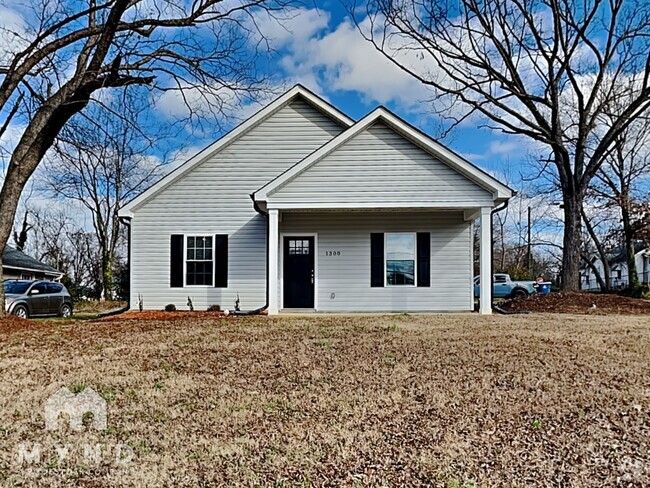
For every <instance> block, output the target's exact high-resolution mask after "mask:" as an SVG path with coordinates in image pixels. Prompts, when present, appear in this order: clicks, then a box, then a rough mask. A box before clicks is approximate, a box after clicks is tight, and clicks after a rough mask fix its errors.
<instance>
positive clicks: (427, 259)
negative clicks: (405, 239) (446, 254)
mask: <svg viewBox="0 0 650 488" xmlns="http://www.w3.org/2000/svg"><path fill="white" fill-rule="evenodd" d="M417 249H418V250H417V253H418V286H431V234H430V233H429V232H418V240H417Z"/></svg>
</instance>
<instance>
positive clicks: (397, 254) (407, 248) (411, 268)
mask: <svg viewBox="0 0 650 488" xmlns="http://www.w3.org/2000/svg"><path fill="white" fill-rule="evenodd" d="M385 247H386V261H385V262H386V284H387V285H388V286H397V285H410V286H415V279H416V277H415V273H416V271H415V270H416V266H415V259H416V240H415V233H394V234H386V246H385Z"/></svg>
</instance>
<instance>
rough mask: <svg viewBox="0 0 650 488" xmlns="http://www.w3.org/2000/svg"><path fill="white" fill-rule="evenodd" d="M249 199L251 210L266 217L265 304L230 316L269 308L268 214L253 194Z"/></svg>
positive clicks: (255, 313) (258, 312)
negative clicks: (251, 202) (251, 203)
mask: <svg viewBox="0 0 650 488" xmlns="http://www.w3.org/2000/svg"><path fill="white" fill-rule="evenodd" d="M249 196H250V197H251V200H252V201H253V208H254V209H255V211H256V212H257V213H259V214H260V215H263V216H264V217H266V303H265V304H264V305H263V306H261V307H260V308H256V309H255V310H249V311H247V312H241V311H240V312H237V311H231V312H230V315H236V316H244V315H259V314H260V313H261V312H262V311H264V310H266V309H267V308H269V214H268V212H264V211H263V210H262V209H261V208H260V207H259V205H258V204H257V202H256V201H255V194H254V193H251V194H250V195H249Z"/></svg>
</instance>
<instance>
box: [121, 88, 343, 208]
mask: <svg viewBox="0 0 650 488" xmlns="http://www.w3.org/2000/svg"><path fill="white" fill-rule="evenodd" d="M296 99H301V100H304V101H305V102H307V103H308V104H309V105H311V106H312V107H314V108H315V109H317V110H319V111H320V112H322V113H323V114H325V115H326V116H328V117H329V118H331V119H332V120H334V121H335V122H337V123H338V124H340V125H341V126H342V127H344V128H346V129H347V128H348V127H350V126H351V125H352V124H353V123H354V120H352V119H351V118H350V117H348V116H347V115H345V114H344V113H343V112H341V111H340V110H338V109H337V108H336V107H334V106H333V105H331V104H330V103H328V102H327V101H325V100H323V99H322V98H321V97H319V96H318V95H316V94H315V93H313V92H312V91H310V90H308V89H307V88H305V87H304V86H302V85H300V84H298V85H295V86H294V87H293V88H291V89H290V90H289V91H287V92H285V93H284V94H283V95H281V96H280V97H279V98H277V99H275V100H274V101H273V102H271V103H269V104H268V105H267V106H265V107H264V108H262V109H261V110H259V111H258V112H257V113H256V114H255V115H253V116H252V117H250V118H248V119H247V120H246V121H245V122H243V123H242V124H240V125H238V126H237V127H235V128H234V129H232V130H231V131H230V132H228V133H227V134H225V135H224V136H223V137H221V138H220V139H218V140H217V141H216V142H214V143H212V144H210V145H209V146H207V147H206V148H204V149H203V150H201V151H199V153H197V154H196V155H195V156H193V157H192V158H190V159H189V160H187V161H186V162H185V163H183V164H182V165H180V166H179V167H178V168H176V169H174V170H173V171H171V172H170V173H169V174H168V175H166V176H165V177H163V178H162V179H160V180H159V181H158V182H157V183H155V184H154V185H153V186H151V187H150V188H148V189H147V190H145V191H144V192H142V193H141V194H140V195H138V196H137V197H136V198H134V199H133V200H131V201H130V202H129V203H128V204H127V205H125V206H124V207H122V209H121V210H120V212H119V215H120V217H133V210H134V209H135V208H137V207H139V206H140V205H142V204H143V203H145V202H146V201H147V200H149V199H151V198H152V197H154V196H155V195H157V194H158V193H159V192H160V191H162V190H163V189H165V188H166V187H167V186H169V185H170V184H171V183H173V182H174V181H175V180H177V179H179V178H180V177H182V176H183V175H185V174H187V173H188V172H189V171H191V170H192V169H193V168H194V167H196V166H198V165H200V164H201V163H203V162H205V161H206V160H208V159H209V158H210V157H212V155H214V154H215V153H216V152H218V151H220V150H222V149H224V148H225V147H227V146H228V145H230V144H231V143H233V142H235V141H236V140H237V139H239V138H240V137H241V136H243V135H244V134H246V133H247V132H248V131H250V130H251V129H253V128H254V127H257V126H258V125H259V124H260V123H262V122H263V121H264V120H266V119H268V118H269V117H270V116H271V115H273V114H274V113H276V112H278V111H279V110H280V109H282V108H283V107H285V106H287V105H289V104H290V103H291V102H293V101H294V100H296Z"/></svg>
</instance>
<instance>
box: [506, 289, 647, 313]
mask: <svg viewBox="0 0 650 488" xmlns="http://www.w3.org/2000/svg"><path fill="white" fill-rule="evenodd" d="M501 308H503V309H504V310H508V311H523V310H528V311H530V312H547V313H578V314H597V315H605V314H623V315H637V314H650V302H649V301H646V300H639V299H636V298H628V297H623V296H620V295H610V294H600V293H564V292H558V293H550V294H548V295H542V294H535V295H529V296H527V297H524V298H519V299H513V300H506V301H505V302H503V304H502V305H501Z"/></svg>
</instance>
